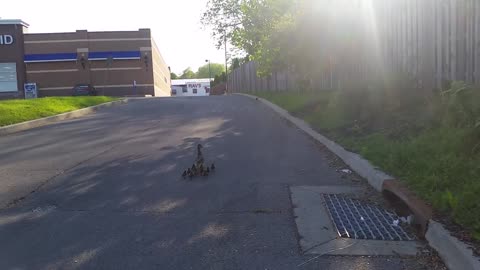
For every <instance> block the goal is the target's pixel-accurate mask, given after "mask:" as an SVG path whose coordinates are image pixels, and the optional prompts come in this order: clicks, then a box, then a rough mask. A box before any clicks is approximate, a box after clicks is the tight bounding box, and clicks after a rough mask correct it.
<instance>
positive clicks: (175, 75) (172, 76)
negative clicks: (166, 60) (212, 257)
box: [170, 72, 178, 80]
mask: <svg viewBox="0 0 480 270" xmlns="http://www.w3.org/2000/svg"><path fill="white" fill-rule="evenodd" d="M170 79H172V80H176V79H178V75H177V74H175V73H174V72H171V73H170Z"/></svg>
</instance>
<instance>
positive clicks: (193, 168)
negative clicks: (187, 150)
mask: <svg viewBox="0 0 480 270" xmlns="http://www.w3.org/2000/svg"><path fill="white" fill-rule="evenodd" d="M196 171H197V166H195V164H192V172H194V173H195V172H196Z"/></svg>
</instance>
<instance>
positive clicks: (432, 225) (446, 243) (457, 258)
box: [236, 93, 480, 270]
mask: <svg viewBox="0 0 480 270" xmlns="http://www.w3.org/2000/svg"><path fill="white" fill-rule="evenodd" d="M236 94H237V95H242V96H245V97H249V98H251V99H254V100H258V101H259V102H262V103H263V104H265V105H266V106H268V107H270V108H271V109H272V110H274V111H275V112H277V113H278V114H279V115H280V116H281V117H282V118H284V119H286V120H288V121H289V122H291V123H292V124H294V125H295V126H297V127H298V128H299V129H300V130H302V131H303V132H305V133H307V134H308V135H309V136H311V137H312V138H313V139H315V140H317V141H318V142H320V143H322V144H323V145H325V146H326V147H327V148H328V149H329V150H330V151H332V152H333V153H334V154H335V155H337V156H338V157H339V158H341V159H342V160H343V162H345V164H347V165H348V166H350V168H351V169H352V170H354V171H355V172H356V173H357V174H358V175H360V176H362V177H363V178H365V179H367V181H368V183H369V184H370V185H371V186H372V187H373V188H375V189H376V190H377V191H379V192H382V191H383V188H384V182H385V181H387V180H389V181H396V180H392V179H394V177H392V176H389V175H388V174H386V173H384V172H382V171H380V170H377V169H376V168H375V167H374V166H373V165H372V164H370V162H368V161H367V160H365V159H364V158H362V157H361V156H360V155H358V154H355V153H352V152H349V151H347V150H345V149H344V148H343V147H342V146H340V145H338V144H337V143H335V142H334V141H331V140H329V139H328V138H326V137H325V136H323V135H321V134H320V133H318V132H316V131H315V130H313V129H312V128H311V127H310V125H308V124H307V123H306V122H305V121H303V120H301V119H299V118H296V117H294V116H292V115H291V114H290V113H289V112H288V111H286V110H284V109H282V108H280V107H279V106H277V105H275V104H273V103H271V102H270V101H268V100H265V99H263V98H260V97H256V96H252V95H248V94H243V93H236ZM408 198H410V197H408ZM408 198H407V199H408ZM406 203H407V202H406ZM408 204H409V205H412V204H415V203H413V202H410V203H408ZM425 238H426V240H427V241H428V244H429V245H430V246H431V247H432V248H433V249H435V250H436V251H437V252H438V254H440V256H441V257H442V259H443V260H444V262H445V264H446V265H447V267H448V268H449V269H452V270H457V269H459V270H479V269H480V260H479V259H478V258H477V257H475V255H474V254H473V252H472V250H471V249H470V248H469V246H468V245H467V244H465V243H463V242H461V241H460V240H458V239H456V238H455V237H453V236H452V235H451V234H450V232H449V231H447V230H446V229H445V228H444V227H443V226H442V225H441V224H440V223H437V222H435V221H433V220H431V219H430V220H429V221H428V229H427V231H426V234H425Z"/></svg>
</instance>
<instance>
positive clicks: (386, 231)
mask: <svg viewBox="0 0 480 270" xmlns="http://www.w3.org/2000/svg"><path fill="white" fill-rule="evenodd" d="M323 197H324V199H325V202H326V205H327V209H328V212H329V213H330V216H331V218H332V220H333V223H334V224H335V227H336V229H337V232H338V235H339V236H340V237H344V238H354V239H369V240H387V241H407V240H414V238H413V237H411V236H409V235H408V234H407V233H406V232H405V231H404V230H403V228H402V227H401V226H399V225H398V216H397V215H395V214H393V213H390V212H388V211H386V210H384V209H381V208H379V207H376V206H373V205H369V204H365V203H363V202H360V201H358V200H354V199H351V198H347V197H344V196H341V195H336V194H323Z"/></svg>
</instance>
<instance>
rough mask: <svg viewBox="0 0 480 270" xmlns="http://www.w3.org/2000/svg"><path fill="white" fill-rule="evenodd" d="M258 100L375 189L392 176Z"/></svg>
mask: <svg viewBox="0 0 480 270" xmlns="http://www.w3.org/2000/svg"><path fill="white" fill-rule="evenodd" d="M237 95H242V96H246V97H249V98H253V99H257V97H255V96H252V95H248V94H240V93H238V94H237ZM258 101H260V102H262V103H263V104H265V105H267V106H268V107H270V108H271V109H272V110H274V111H275V112H277V113H278V114H279V115H280V116H282V117H283V118H285V119H287V120H288V121H290V122H291V123H293V124H294V125H296V126H297V127H298V128H299V129H301V130H302V131H303V132H305V133H307V134H308V135H310V136H311V137H312V138H314V139H315V140H317V141H319V142H320V143H322V144H323V145H325V146H326V147H327V148H328V149H329V150H330V151H332V152H333V153H334V154H335V155H337V156H338V157H339V158H341V159H342V160H343V161H344V162H345V164H347V165H348V166H350V168H352V169H353V170H354V171H355V172H356V173H357V174H358V175H360V176H361V177H363V178H365V179H367V181H368V182H369V183H370V185H371V186H372V187H374V188H375V189H376V190H377V191H379V192H381V191H382V190H383V181H385V180H386V179H393V178H394V177H392V176H389V175H388V174H386V173H384V172H382V171H379V170H377V169H376V168H375V167H374V166H373V165H372V164H370V162H368V161H367V160H366V159H364V158H362V157H361V156H360V155H358V154H355V153H352V152H349V151H347V150H345V148H343V147H342V146H340V145H338V144H336V143H335V142H334V141H331V140H329V139H327V138H326V137H325V136H323V135H322V134H320V133H318V132H316V131H315V130H313V129H312V128H311V127H310V125H309V124H307V123H306V122H305V121H303V120H302V119H299V118H296V117H294V116H292V115H290V113H289V112H288V111H286V110H284V109H282V108H280V107H279V106H277V105H275V104H273V103H271V102H270V101H268V100H265V99H263V98H258Z"/></svg>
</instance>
